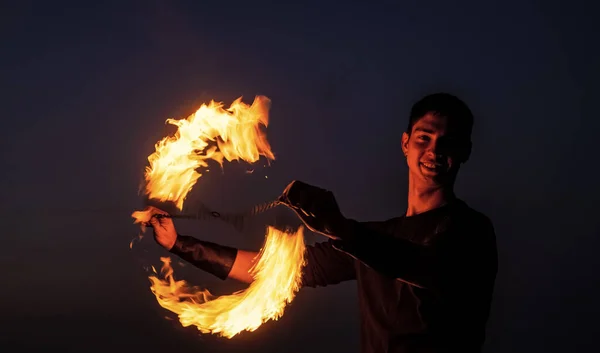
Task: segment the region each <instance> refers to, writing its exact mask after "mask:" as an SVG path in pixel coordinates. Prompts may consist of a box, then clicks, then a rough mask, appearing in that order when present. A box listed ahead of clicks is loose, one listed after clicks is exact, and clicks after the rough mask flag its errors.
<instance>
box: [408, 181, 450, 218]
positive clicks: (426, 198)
mask: <svg viewBox="0 0 600 353" xmlns="http://www.w3.org/2000/svg"><path fill="white" fill-rule="evenodd" d="M455 198H456V196H455V195H454V190H453V188H452V187H451V186H450V187H449V186H439V187H433V188H432V187H418V186H416V185H415V183H413V182H411V181H410V180H409V185H408V207H407V209H406V216H407V217H410V216H414V215H417V214H419V213H423V212H427V211H430V210H433V209H436V208H439V207H442V206H444V205H446V204H447V203H449V202H450V201H452V200H454V199H455Z"/></svg>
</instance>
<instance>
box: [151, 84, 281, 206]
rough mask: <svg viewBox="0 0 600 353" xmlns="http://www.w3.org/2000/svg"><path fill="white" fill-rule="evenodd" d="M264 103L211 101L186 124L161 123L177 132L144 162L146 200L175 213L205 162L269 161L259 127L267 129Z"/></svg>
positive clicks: (270, 154) (266, 101)
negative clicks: (226, 104) (173, 207)
mask: <svg viewBox="0 0 600 353" xmlns="http://www.w3.org/2000/svg"><path fill="white" fill-rule="evenodd" d="M270 104H271V101H270V100H269V98H267V97H264V96H257V97H256V98H255V100H254V102H253V103H252V105H251V106H248V105H247V104H244V103H243V102H242V98H241V97H240V98H238V99H237V100H235V101H234V102H233V103H232V104H231V106H230V107H229V108H228V109H224V108H223V103H216V102H215V101H211V102H210V103H209V104H208V105H206V104H203V105H202V106H201V107H200V108H199V109H198V110H197V111H196V112H195V113H194V114H192V115H190V116H189V117H188V118H187V119H181V120H174V119H167V121H166V122H167V123H169V124H171V125H175V126H177V127H178V129H177V132H176V133H175V135H174V136H167V137H165V138H164V139H162V140H161V141H159V142H158V143H157V144H156V146H155V149H156V151H155V152H154V153H153V154H152V155H150V156H149V157H148V161H149V162H150V166H149V167H147V168H146V173H145V179H146V194H147V195H148V196H149V198H151V199H157V200H160V201H162V202H164V201H170V202H173V203H174V204H175V205H176V206H177V208H179V209H180V210H181V209H182V208H183V202H184V200H185V196H186V195H187V194H188V192H189V191H190V190H191V188H192V187H193V186H194V184H195V183H196V181H197V180H198V178H200V177H201V176H202V173H201V172H200V171H199V170H202V169H206V168H207V167H208V164H207V160H213V161H216V162H218V163H219V164H220V165H221V166H223V159H226V160H227V161H229V162H231V161H233V160H240V159H241V160H244V161H246V162H248V163H254V162H256V161H258V159H259V158H260V156H261V155H262V156H265V157H266V158H268V159H270V160H273V159H275V156H274V155H273V152H272V151H271V146H270V145H269V142H268V141H267V138H266V134H265V133H264V132H263V131H262V126H264V127H265V128H266V127H267V126H268V124H269V114H268V111H269V108H270Z"/></svg>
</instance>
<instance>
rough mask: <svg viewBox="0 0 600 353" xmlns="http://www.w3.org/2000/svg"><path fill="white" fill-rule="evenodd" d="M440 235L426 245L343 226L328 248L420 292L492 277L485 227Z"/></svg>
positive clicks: (490, 240)
mask: <svg viewBox="0 0 600 353" xmlns="http://www.w3.org/2000/svg"><path fill="white" fill-rule="evenodd" d="M474 223H475V224H465V225H463V226H460V227H453V228H450V229H448V230H447V231H446V232H445V234H440V240H439V241H436V242H435V243H433V244H431V245H420V244H416V243H413V242H411V241H408V240H405V239H400V238H395V237H392V236H389V235H387V234H384V233H380V232H378V231H376V230H374V229H372V228H370V227H367V226H366V225H364V224H362V223H359V222H356V221H349V222H348V224H347V226H346V227H345V229H344V231H343V232H344V235H343V236H341V237H340V238H342V239H341V240H335V241H334V246H335V247H336V248H338V249H340V250H341V251H343V252H346V253H347V254H349V255H350V256H352V257H354V258H356V259H358V260H359V261H361V262H362V263H364V264H365V265H367V266H369V267H371V268H373V269H374V270H376V271H378V272H380V273H382V274H384V275H387V276H389V277H393V278H397V279H399V280H402V281H404V282H407V283H409V284H411V285H414V286H416V287H420V288H437V289H440V287H443V286H445V285H447V284H448V283H449V282H450V281H455V282H456V281H460V282H461V283H468V282H478V281H479V280H480V279H479V278H474V277H475V275H474V273H479V272H485V273H486V274H489V275H490V276H491V275H492V273H493V275H494V276H495V271H496V266H497V260H496V255H497V254H496V243H495V233H494V230H493V227H492V224H491V222H489V220H487V219H483V218H482V219H479V220H477V221H476V222H474Z"/></svg>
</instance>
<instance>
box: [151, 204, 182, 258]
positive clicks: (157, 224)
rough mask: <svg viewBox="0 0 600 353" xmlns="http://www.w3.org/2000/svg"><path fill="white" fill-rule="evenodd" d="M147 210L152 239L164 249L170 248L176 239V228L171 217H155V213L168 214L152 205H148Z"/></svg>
mask: <svg viewBox="0 0 600 353" xmlns="http://www.w3.org/2000/svg"><path fill="white" fill-rule="evenodd" d="M149 212H150V215H151V217H150V224H151V225H152V228H153V229H154V240H156V242H157V243H159V244H160V245H161V246H162V247H164V248H165V249H167V250H171V248H173V246H174V245H175V241H176V240H177V230H176V229H175V224H173V219H171V218H170V217H157V215H165V216H168V215H169V214H168V213H167V212H165V211H163V210H161V209H159V208H156V207H154V206H150V209H149Z"/></svg>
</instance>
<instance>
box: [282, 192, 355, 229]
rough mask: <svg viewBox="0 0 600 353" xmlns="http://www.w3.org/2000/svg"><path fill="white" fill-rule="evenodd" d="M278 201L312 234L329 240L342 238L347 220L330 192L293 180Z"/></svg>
mask: <svg viewBox="0 0 600 353" xmlns="http://www.w3.org/2000/svg"><path fill="white" fill-rule="evenodd" d="M279 201H280V202H282V203H283V204H285V205H286V206H288V207H290V208H291V209H292V210H294V212H296V214H297V215H298V216H299V217H300V219H301V220H302V221H303V222H304V224H305V225H306V226H307V227H308V228H309V229H310V230H311V231H313V232H316V233H321V234H323V235H325V236H327V237H329V238H331V239H334V240H338V239H341V238H342V237H343V233H344V227H345V225H346V223H347V221H348V220H347V219H346V218H345V217H344V216H343V215H342V212H341V211H340V208H339V206H338V204H337V201H336V200H335V197H334V196H333V193H332V192H331V191H328V190H325V189H321V188H319V187H316V186H312V185H309V184H306V183H303V182H301V181H298V180H294V181H293V182H291V183H290V184H288V186H287V187H286V188H285V190H284V192H283V194H282V195H281V197H280V198H279Z"/></svg>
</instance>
